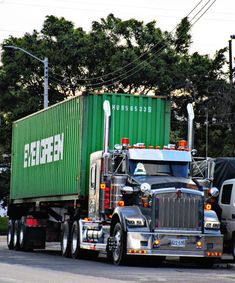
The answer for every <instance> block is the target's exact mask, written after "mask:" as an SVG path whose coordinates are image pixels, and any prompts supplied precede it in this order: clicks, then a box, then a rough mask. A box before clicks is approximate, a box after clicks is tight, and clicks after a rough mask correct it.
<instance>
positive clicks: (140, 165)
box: [129, 160, 189, 178]
mask: <svg viewBox="0 0 235 283" xmlns="http://www.w3.org/2000/svg"><path fill="white" fill-rule="evenodd" d="M129 170H130V174H131V175H134V176H137V175H148V176H175V177H184V178H187V177H188V175H189V166H188V162H172V161H168V162H167V161H152V160H129Z"/></svg>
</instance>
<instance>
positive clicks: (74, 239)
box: [70, 221, 83, 259]
mask: <svg viewBox="0 0 235 283" xmlns="http://www.w3.org/2000/svg"><path fill="white" fill-rule="evenodd" d="M70 249H71V256H72V258H74V259H77V258H81V257H82V254H83V251H82V250H81V249H80V231H79V222H78V221H74V222H73V226H72V231H71V242H70Z"/></svg>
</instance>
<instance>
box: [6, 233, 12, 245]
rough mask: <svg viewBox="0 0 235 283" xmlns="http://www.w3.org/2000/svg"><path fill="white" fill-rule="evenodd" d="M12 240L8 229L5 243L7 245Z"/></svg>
mask: <svg viewBox="0 0 235 283" xmlns="http://www.w3.org/2000/svg"><path fill="white" fill-rule="evenodd" d="M11 240H12V235H11V230H10V229H9V231H8V234H7V244H8V245H9V244H10V243H11Z"/></svg>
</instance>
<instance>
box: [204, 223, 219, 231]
mask: <svg viewBox="0 0 235 283" xmlns="http://www.w3.org/2000/svg"><path fill="white" fill-rule="evenodd" d="M204 228H206V229H215V230H219V229H220V223H219V222H218V221H205V222H204Z"/></svg>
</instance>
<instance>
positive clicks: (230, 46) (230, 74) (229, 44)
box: [228, 34, 235, 86]
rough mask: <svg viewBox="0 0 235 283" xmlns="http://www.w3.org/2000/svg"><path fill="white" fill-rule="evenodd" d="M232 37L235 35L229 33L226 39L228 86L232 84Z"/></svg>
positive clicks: (234, 37)
mask: <svg viewBox="0 0 235 283" xmlns="http://www.w3.org/2000/svg"><path fill="white" fill-rule="evenodd" d="M232 39H235V35H234V34H233V35H230V39H229V41H228V50H229V83H230V86H232V85H233V52H232Z"/></svg>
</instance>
